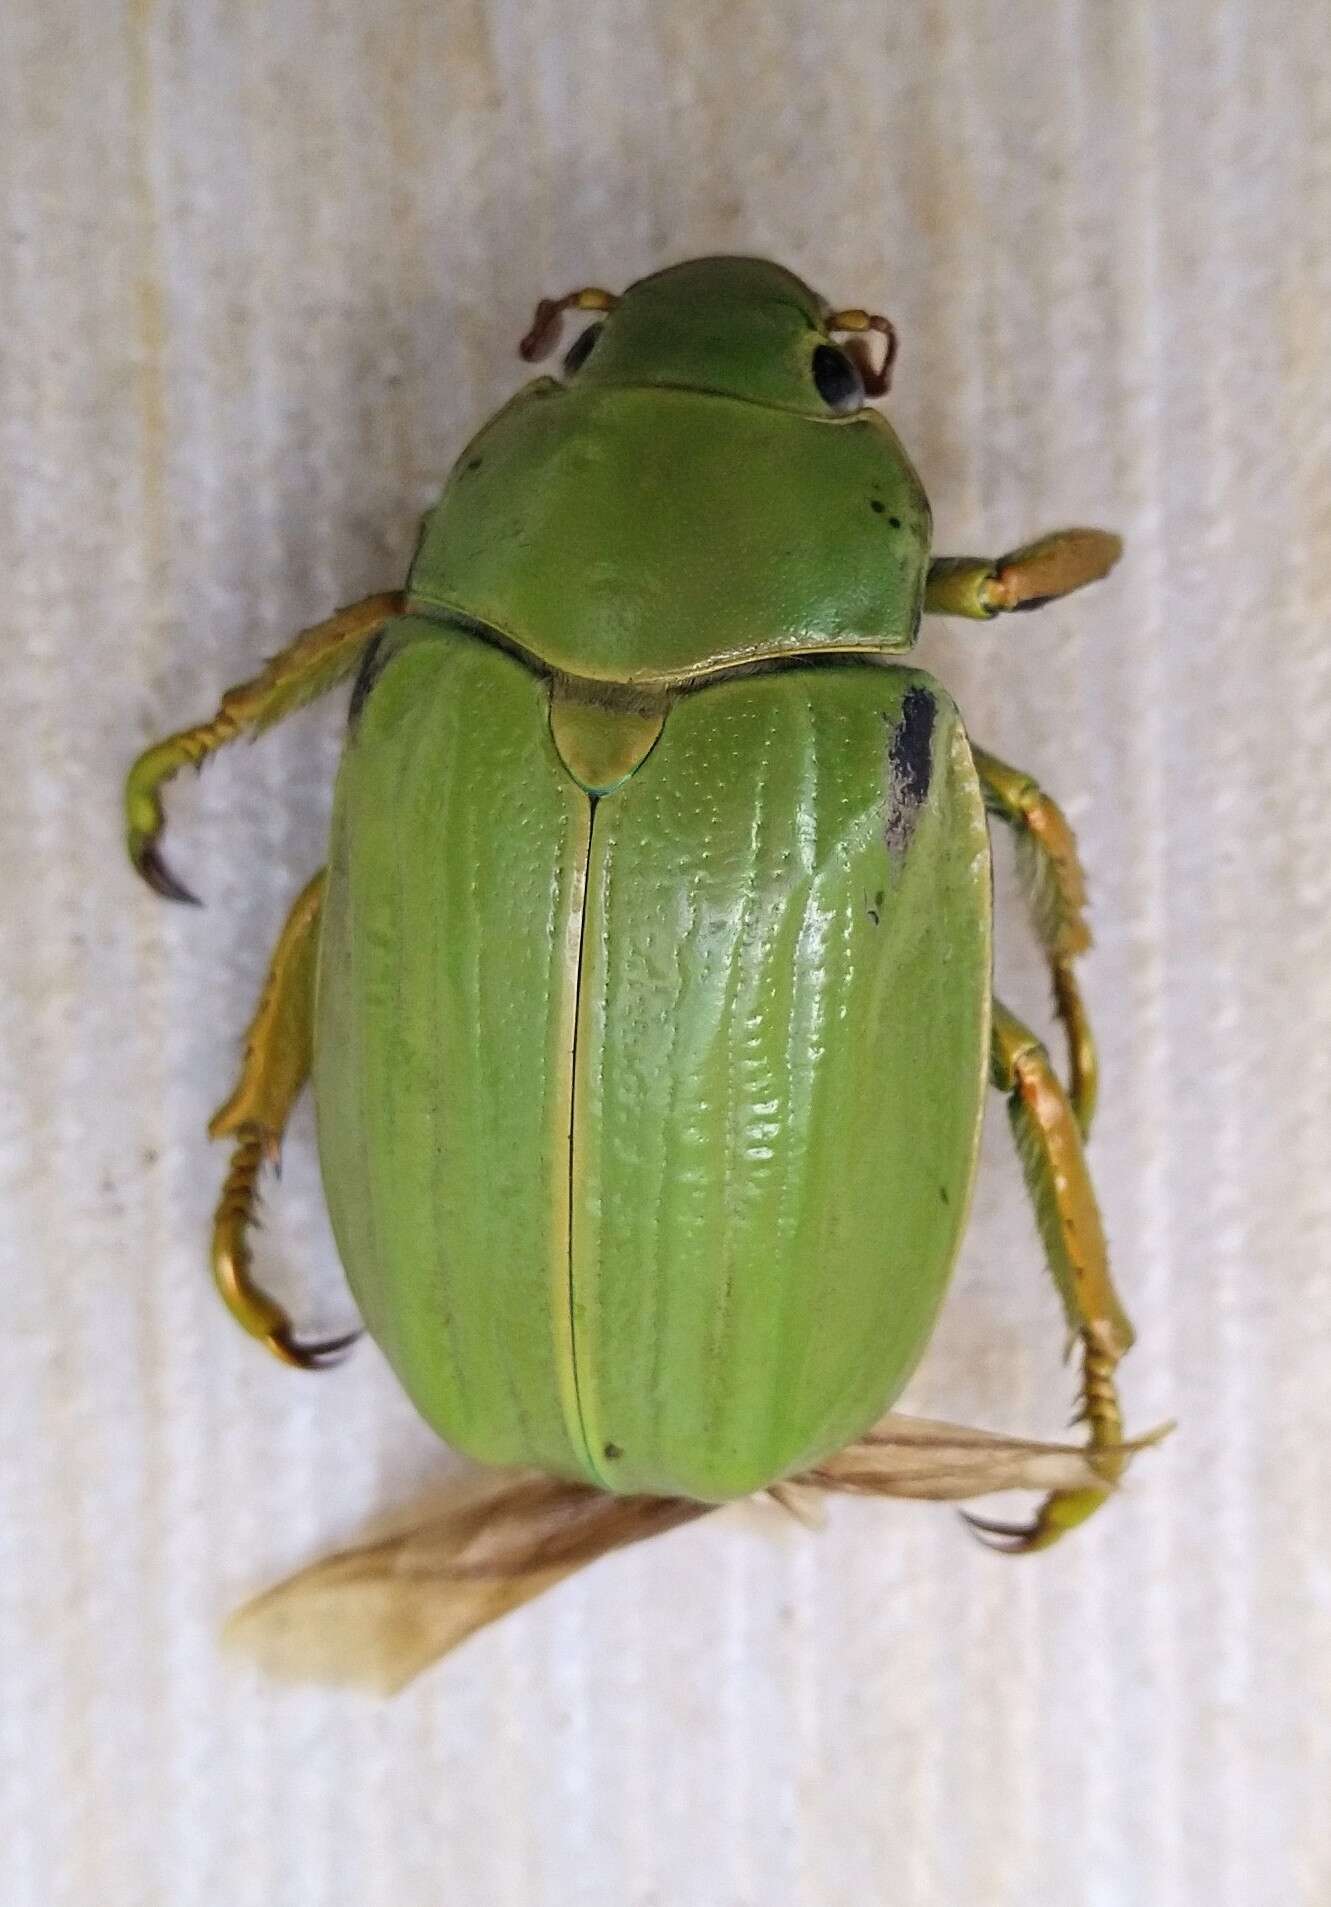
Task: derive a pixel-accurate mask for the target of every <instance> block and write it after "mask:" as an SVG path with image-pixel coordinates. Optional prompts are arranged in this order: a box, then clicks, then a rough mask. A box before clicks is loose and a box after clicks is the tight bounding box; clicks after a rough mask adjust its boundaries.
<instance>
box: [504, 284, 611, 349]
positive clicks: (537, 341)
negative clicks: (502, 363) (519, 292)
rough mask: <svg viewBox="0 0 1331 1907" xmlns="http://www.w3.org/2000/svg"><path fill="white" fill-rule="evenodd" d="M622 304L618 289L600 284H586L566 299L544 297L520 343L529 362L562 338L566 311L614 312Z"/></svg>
mask: <svg viewBox="0 0 1331 1907" xmlns="http://www.w3.org/2000/svg"><path fill="white" fill-rule="evenodd" d="M618 303H619V297H618V294H617V293H616V292H613V291H602V290H601V288H600V286H599V285H584V286H583V287H582V289H581V290H580V291H570V292H569V293H568V295H567V296H566V297H564V298H542V299H541V301H540V303H539V304H538V305H537V307H536V316H535V317H534V318H533V319H532V321H531V330H530V331H529V332H528V333H527V335H526V337H525V338H524V339H523V340H522V343H521V344H520V345H519V346H518V353H519V355H520V356H521V357H524V358H525V359H526V360H527V362H528V364H531V363H533V362H534V361H535V360H536V359H537V358H543V357H546V356H547V355H548V354H549V353H550V352H551V351H553V349H554V347H555V345H556V343H557V342H558V339H559V330H560V324H561V321H562V319H563V316H564V313H565V312H566V311H613V310H614V308H615V306H616V305H617V304H618Z"/></svg>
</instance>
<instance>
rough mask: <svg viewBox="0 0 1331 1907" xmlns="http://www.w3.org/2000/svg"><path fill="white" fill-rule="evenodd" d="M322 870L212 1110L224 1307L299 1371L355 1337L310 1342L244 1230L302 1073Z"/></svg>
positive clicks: (319, 1365) (283, 942)
mask: <svg viewBox="0 0 1331 1907" xmlns="http://www.w3.org/2000/svg"><path fill="white" fill-rule="evenodd" d="M323 895H324V871H323V870H322V869H321V870H320V872H319V873H318V874H316V875H315V877H314V879H313V880H312V881H310V882H309V883H308V884H307V885H306V886H305V887H304V888H302V890H301V892H300V894H299V895H298V896H297V898H296V903H295V905H294V906H293V907H292V909H291V912H290V914H289V915H288V916H287V920H286V924H285V926H284V927H283V929H282V932H281V934H280V936H279V938H278V942H277V945H276V947H275V948H274V949H273V955H272V959H271V961H270V962H269V966H268V973H267V977H266V978H265V980H264V985H263V992H262V993H261V995H260V996H259V1005H258V1009H257V1011H256V1013H255V1015H254V1019H253V1021H252V1022H251V1025H250V1028H249V1032H248V1033H247V1034H246V1036H245V1057H244V1060H243V1062H242V1064H241V1071H240V1078H239V1080H238V1081H237V1083H236V1088H235V1091H234V1092H233V1093H232V1095H231V1097H230V1098H229V1099H228V1100H227V1102H226V1104H225V1105H224V1106H222V1107H221V1108H220V1109H219V1110H218V1111H217V1112H216V1113H215V1114H214V1116H213V1118H212V1120H211V1122H210V1124H209V1127H208V1132H209V1136H210V1137H211V1138H214V1139H220V1138H223V1137H226V1136H230V1137H234V1139H235V1140H236V1149H235V1151H234V1153H233V1154H232V1158H231V1169H230V1171H229V1172H228V1173H227V1177H226V1183H225V1185H224V1186H223V1188H222V1197H221V1199H220V1201H219V1203H218V1207H217V1215H216V1217H215V1219H214V1221H213V1245H212V1265H213V1276H214V1278H215V1279H216V1280H217V1287H218V1290H219V1291H220V1292H221V1294H222V1296H223V1298H224V1299H225V1301H226V1305H227V1309H228V1310H229V1311H230V1312H231V1315H232V1317H234V1318H235V1319H236V1321H237V1323H239V1324H240V1325H241V1326H242V1327H243V1328H244V1329H245V1330H246V1331H248V1332H249V1334H250V1336H251V1337H256V1338H258V1339H259V1340H260V1342H261V1343H263V1344H264V1345H266V1347H267V1348H268V1350H270V1351H271V1352H272V1353H273V1355H274V1357H277V1358H280V1359H281V1361H282V1362H283V1363H284V1364H292V1365H295V1366H296V1367H297V1368H298V1369H300V1370H320V1369H323V1368H324V1367H325V1366H327V1365H329V1364H333V1363H336V1362H337V1360H338V1359H339V1358H340V1357H341V1356H342V1355H343V1354H344V1353H345V1352H346V1350H347V1349H348V1347H349V1346H350V1345H351V1344H353V1343H354V1342H355V1340H356V1339H357V1338H358V1337H359V1336H360V1332H359V1331H352V1332H349V1333H348V1334H346V1335H345V1336H342V1337H336V1338H327V1339H324V1340H321V1341H318V1342H308V1341H306V1340H304V1339H301V1338H299V1337H297V1336H296V1333H295V1330H294V1329H293V1326H292V1323H291V1319H290V1318H289V1317H288V1316H287V1314H286V1312H285V1311H284V1310H283V1309H282V1307H281V1305H279V1304H278V1303H277V1302H276V1301H275V1300H274V1299H272V1298H270V1297H269V1296H268V1294H267V1292H265V1291H264V1290H263V1289H262V1288H261V1286H259V1285H257V1284H256V1283H255V1282H254V1278H253V1276H252V1272H251V1254H250V1247H249V1230H250V1226H251V1225H252V1224H253V1222H254V1212H255V1207H256V1205H257V1203H258V1179H259V1174H260V1172H261V1171H262V1169H263V1166H264V1164H265V1163H266V1162H267V1163H276V1160H277V1158H278V1155H279V1153H280V1151H281V1146H282V1134H283V1133H284V1132H285V1130H286V1126H287V1121H288V1120H289V1119H290V1117H291V1110H292V1107H293V1106H294V1105H295V1103H296V1101H297V1100H298V1099H299V1097H300V1095H301V1093H302V1091H303V1090H304V1087H305V1085H306V1082H307V1081H308V1079H309V1076H310V1065H311V1060H312V1057H313V1041H314V963H315V951H316V947H317V943H318V926H319V915H320V911H321V909H322V906H323Z"/></svg>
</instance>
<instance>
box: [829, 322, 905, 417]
mask: <svg viewBox="0 0 1331 1907" xmlns="http://www.w3.org/2000/svg"><path fill="white" fill-rule="evenodd" d="M827 328H828V330H829V331H857V332H866V331H876V332H877V333H878V335H879V336H880V337H881V338H882V340H883V357H882V362H881V363H880V364H879V365H877V366H876V367H875V366H874V364H873V363H872V362H871V360H870V358H869V354H868V352H867V351H864V350H860V351H857V352H856V353H855V361H856V363H857V364H858V365H859V367H860V375H861V376H862V377H863V379H864V394H865V396H866V397H885V396H886V395H887V392H888V390H889V389H890V388H891V384H892V366H893V365H894V364H895V363H896V361H897V332H896V326H895V325H894V324H893V323H892V320H891V319H890V318H885V317H883V315H882V313H881V312H878V311H861V310H860V309H859V308H858V306H853V307H851V309H849V310H847V311H832V312H829V313H828V317H827Z"/></svg>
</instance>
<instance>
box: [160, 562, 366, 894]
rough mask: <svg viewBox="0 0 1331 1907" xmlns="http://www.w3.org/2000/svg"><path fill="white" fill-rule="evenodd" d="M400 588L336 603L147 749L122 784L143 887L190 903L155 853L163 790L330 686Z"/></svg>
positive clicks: (345, 671) (354, 663)
mask: <svg viewBox="0 0 1331 1907" xmlns="http://www.w3.org/2000/svg"><path fill="white" fill-rule="evenodd" d="M403 600H404V599H403V596H402V594H401V592H400V591H396V590H395V591H390V592H389V593H388V594H386V595H383V596H367V597H366V598H365V600H364V601H363V602H359V603H352V604H350V605H349V607H347V608H346V609H339V610H338V612H337V614H336V615H335V616H329V617H328V619H327V621H325V622H319V623H315V624H314V626H313V627H312V628H310V629H305V630H302V631H301V633H300V635H298V636H297V637H296V639H295V641H294V642H292V643H290V644H289V645H288V646H287V647H286V648H285V649H283V650H282V652H281V654H280V655H275V656H274V657H273V658H272V660H271V661H270V662H269V663H268V664H267V665H266V666H265V667H264V668H263V669H261V670H260V672H259V674H258V675H256V676H254V677H253V678H252V680H250V681H248V682H239V683H237V684H236V686H235V687H234V688H230V689H228V690H227V691H226V693H225V694H224V695H223V697H222V700H221V702H220V703H219V705H218V708H217V713H216V714H215V715H213V716H212V717H210V719H209V720H208V721H206V722H199V723H197V724H196V725H195V726H194V727H193V728H184V729H181V730H180V731H179V733H178V734H175V735H168V736H167V737H166V739H165V741H160V742H154V744H153V746H152V747H151V748H146V749H145V750H144V751H143V753H142V754H141V755H140V756H139V758H138V760H137V761H136V762H135V763H134V765H133V767H132V768H131V769H130V771H129V776H128V778H127V780H126V782H125V830H126V846H127V847H128V849H129V858H130V860H131V861H132V862H133V863H134V866H135V867H136V868H137V869H138V871H139V873H140V874H141V875H142V876H143V878H144V880H145V881H147V883H148V885H149V887H151V888H153V889H154V890H155V891H156V892H157V893H158V894H161V895H163V896H164V898H165V899H167V900H173V901H194V900H195V898H196V897H195V896H194V895H193V894H191V893H190V891H189V889H188V888H187V887H186V886H184V884H183V883H182V882H181V881H179V880H177V878H176V876H175V875H174V874H173V873H172V872H171V870H170V868H169V867H168V866H167V864H166V862H165V861H164V860H163V859H162V854H161V847H160V842H161V836H162V830H163V828H164V827H165V825H166V818H165V815H164V814H163V811H162V793H161V791H162V789H163V787H164V786H165V785H166V783H167V782H168V781H170V780H171V778H172V776H173V775H176V774H178V773H179V771H180V770H181V769H182V768H184V767H185V766H186V765H192V766H193V767H195V768H201V767H202V766H203V764H204V762H205V761H206V760H207V759H208V757H209V756H210V755H211V754H213V753H214V752H215V751H216V750H217V749H219V748H223V747H225V746H226V744H227V743H228V742H233V741H235V740H236V738H237V736H240V735H244V734H257V733H259V732H260V731H261V730H263V729H265V728H271V727H272V725H273V723H274V722H280V721H281V720H282V718H283V716H285V715H290V714H291V712H292V711H293V710H294V709H298V708H301V707H303V706H304V704H305V703H306V702H310V701H313V700H314V698H315V697H316V696H319V695H323V694H324V693H325V692H326V691H327V690H329V689H332V688H336V686H337V684H338V683H339V682H344V681H345V680H346V679H347V677H348V676H349V675H351V674H352V672H353V671H354V670H355V669H356V668H358V667H359V666H360V663H361V660H362V658H363V657H364V655H365V652H366V650H367V649H368V647H369V645H370V643H371V642H372V641H373V640H374V638H375V637H376V636H377V635H379V634H381V633H382V631H383V629H384V628H385V626H386V625H387V624H388V623H389V622H391V620H392V619H393V617H394V616H396V615H398V614H399V613H400V611H401V609H402V605H403Z"/></svg>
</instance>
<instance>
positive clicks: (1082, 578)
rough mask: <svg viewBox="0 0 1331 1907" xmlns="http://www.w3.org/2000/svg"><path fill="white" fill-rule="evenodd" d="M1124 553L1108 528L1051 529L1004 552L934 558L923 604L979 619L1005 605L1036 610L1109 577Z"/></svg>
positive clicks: (930, 610)
mask: <svg viewBox="0 0 1331 1907" xmlns="http://www.w3.org/2000/svg"><path fill="white" fill-rule="evenodd" d="M1122 554H1123V543H1122V540H1121V538H1119V537H1117V536H1114V535H1112V534H1111V533H1110V532H1109V531H1108V530H1054V531H1052V532H1051V533H1050V534H1049V535H1048V536H1042V537H1040V538H1039V539H1038V540H1037V541H1036V542H1034V543H1026V544H1023V545H1022V547H1021V549H1019V550H1010V551H1009V552H1008V554H1007V555H1006V556H997V557H991V556H936V557H935V558H934V560H933V562H932V563H930V565H929V576H928V581H927V583H926V585H925V591H924V608H925V613H926V615H930V616H970V617H973V618H975V619H977V620H979V621H981V622H988V621H989V620H990V618H991V617H993V616H999V615H1002V614H1003V612H1004V611H1005V610H1009V609H1039V608H1040V607H1041V605H1042V604H1044V603H1047V602H1051V601H1052V600H1053V599H1054V598H1055V597H1056V596H1069V595H1071V593H1072V591H1073V590H1074V589H1084V588H1085V587H1086V585H1087V583H1098V582H1099V581H1100V578H1101V577H1102V576H1107V575H1108V574H1109V572H1110V570H1111V569H1113V567H1114V565H1115V563H1117V561H1118V559H1119V557H1120V556H1121V555H1122Z"/></svg>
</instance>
